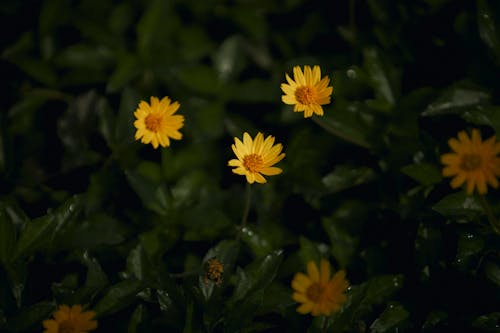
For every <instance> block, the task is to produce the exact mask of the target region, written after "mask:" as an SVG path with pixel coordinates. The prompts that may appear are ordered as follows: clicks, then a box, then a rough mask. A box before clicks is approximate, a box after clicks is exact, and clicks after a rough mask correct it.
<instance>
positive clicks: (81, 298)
mask: <svg viewBox="0 0 500 333" xmlns="http://www.w3.org/2000/svg"><path fill="white" fill-rule="evenodd" d="M81 260H82V262H83V264H84V265H85V266H87V277H86V279H85V285H84V286H83V287H82V288H81V289H80V290H79V291H78V293H77V301H78V302H79V303H84V302H85V303H86V302H87V301H88V300H89V299H92V298H93V297H94V296H95V295H97V293H99V292H100V291H101V290H102V289H104V288H105V287H106V286H107V285H108V283H109V281H108V277H107V276H106V273H104V271H103V269H102V267H101V265H100V264H99V262H98V261H97V259H96V258H94V257H91V256H90V255H89V253H88V252H87V251H85V252H84V253H83V255H82V258H81Z"/></svg>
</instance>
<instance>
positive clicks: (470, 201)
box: [432, 191, 483, 220]
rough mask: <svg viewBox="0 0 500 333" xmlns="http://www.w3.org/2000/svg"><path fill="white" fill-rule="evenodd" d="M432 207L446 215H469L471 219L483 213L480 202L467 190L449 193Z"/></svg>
mask: <svg viewBox="0 0 500 333" xmlns="http://www.w3.org/2000/svg"><path fill="white" fill-rule="evenodd" d="M432 209H433V210H435V211H436V212H438V213H439V214H441V215H444V216H451V217H457V216H458V217H467V218H468V219H469V220H470V219H471V218H473V217H477V216H478V215H481V214H482V211H483V210H482V208H481V205H480V203H479V202H478V201H477V199H476V198H475V197H471V196H468V195H467V194H466V193H465V191H459V192H456V193H452V194H449V195H447V196H445V197H444V198H443V199H441V200H440V201H439V202H438V203H436V204H435V205H434V206H432Z"/></svg>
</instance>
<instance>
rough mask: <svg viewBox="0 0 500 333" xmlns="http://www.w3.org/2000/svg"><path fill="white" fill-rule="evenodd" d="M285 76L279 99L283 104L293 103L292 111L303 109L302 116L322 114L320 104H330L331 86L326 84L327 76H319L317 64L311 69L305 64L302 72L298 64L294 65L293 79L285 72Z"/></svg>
mask: <svg viewBox="0 0 500 333" xmlns="http://www.w3.org/2000/svg"><path fill="white" fill-rule="evenodd" d="M285 77H286V80H287V82H288V84H286V83H282V84H281V90H282V91H283V92H284V93H285V95H282V96H281V100H282V101H283V102H284V103H285V104H289V105H295V106H294V108H293V111H294V112H301V111H304V118H309V117H312V115H313V113H315V114H317V115H318V116H322V115H323V107H322V106H321V105H325V104H330V95H331V94H332V91H333V88H332V87H329V86H328V84H329V83H330V79H329V78H328V76H325V77H324V78H321V69H320V68H319V66H314V67H313V69H312V70H311V67H310V66H305V67H304V72H302V69H300V66H295V67H294V68H293V80H292V79H291V78H290V77H289V76H288V74H286V73H285Z"/></svg>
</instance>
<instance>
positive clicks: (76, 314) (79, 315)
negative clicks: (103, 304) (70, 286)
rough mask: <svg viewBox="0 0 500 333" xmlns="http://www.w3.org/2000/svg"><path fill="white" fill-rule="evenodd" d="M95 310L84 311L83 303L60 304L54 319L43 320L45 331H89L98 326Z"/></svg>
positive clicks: (68, 332) (50, 332) (75, 332)
mask: <svg viewBox="0 0 500 333" xmlns="http://www.w3.org/2000/svg"><path fill="white" fill-rule="evenodd" d="M95 315H96V313H95V312H94V311H82V306H81V305H73V306H72V307H71V308H70V307H69V306H67V305H61V306H59V308H58V310H57V311H56V312H54V314H53V317H54V319H47V320H44V321H43V327H44V328H45V331H44V333H87V332H89V331H93V330H95V329H96V328H97V321H96V320H93V318H94V317H95Z"/></svg>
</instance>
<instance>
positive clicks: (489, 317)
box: [472, 312, 500, 333]
mask: <svg viewBox="0 0 500 333" xmlns="http://www.w3.org/2000/svg"><path fill="white" fill-rule="evenodd" d="M472 326H473V327H475V328H479V329H481V330H483V331H485V332H491V333H499V332H500V312H492V313H488V314H485V315H482V316H480V317H478V318H476V319H475V320H474V321H473V322H472Z"/></svg>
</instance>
